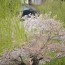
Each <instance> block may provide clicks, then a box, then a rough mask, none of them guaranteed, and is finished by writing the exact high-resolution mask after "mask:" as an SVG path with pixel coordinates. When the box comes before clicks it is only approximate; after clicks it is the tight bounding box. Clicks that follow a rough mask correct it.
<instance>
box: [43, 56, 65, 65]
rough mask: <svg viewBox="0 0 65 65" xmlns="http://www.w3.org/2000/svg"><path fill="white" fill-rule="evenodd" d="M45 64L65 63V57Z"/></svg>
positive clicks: (61, 64)
mask: <svg viewBox="0 0 65 65" xmlns="http://www.w3.org/2000/svg"><path fill="white" fill-rule="evenodd" d="M43 65H65V57H62V58H56V59H53V60H52V61H51V62H47V63H46V64H43Z"/></svg>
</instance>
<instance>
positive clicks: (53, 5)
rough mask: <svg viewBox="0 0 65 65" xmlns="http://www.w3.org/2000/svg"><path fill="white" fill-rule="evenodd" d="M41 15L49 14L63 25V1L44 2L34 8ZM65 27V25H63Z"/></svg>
mask: <svg viewBox="0 0 65 65" xmlns="http://www.w3.org/2000/svg"><path fill="white" fill-rule="evenodd" d="M36 8H37V9H38V10H39V11H40V12H41V13H42V14H44V13H49V12H51V14H52V16H57V19H58V20H61V21H62V22H63V23H65V1H62V0H46V2H44V3H43V4H42V5H40V6H36ZM64 26H65V24H64Z"/></svg>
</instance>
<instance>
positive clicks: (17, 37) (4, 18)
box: [0, 0, 25, 54]
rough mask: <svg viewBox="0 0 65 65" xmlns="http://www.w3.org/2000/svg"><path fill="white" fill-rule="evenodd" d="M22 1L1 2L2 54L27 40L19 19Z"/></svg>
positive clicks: (0, 43) (0, 40) (2, 0)
mask: <svg viewBox="0 0 65 65" xmlns="http://www.w3.org/2000/svg"><path fill="white" fill-rule="evenodd" d="M20 1H21V0H0V54H2V53H3V52H5V51H6V50H9V49H12V48H14V47H18V46H20V45H21V44H22V41H24V40H25V30H24V26H23V24H22V26H21V27H20V19H19V18H18V17H17V15H18V11H19V9H20V6H21V2H20Z"/></svg>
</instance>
